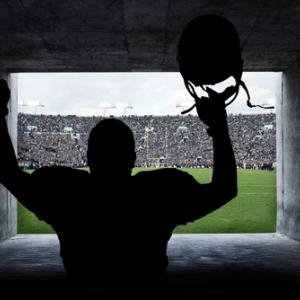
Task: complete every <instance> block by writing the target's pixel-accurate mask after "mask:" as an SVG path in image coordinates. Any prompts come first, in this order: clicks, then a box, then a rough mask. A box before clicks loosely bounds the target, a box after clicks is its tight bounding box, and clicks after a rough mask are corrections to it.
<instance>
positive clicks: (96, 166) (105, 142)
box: [87, 118, 136, 176]
mask: <svg viewBox="0 0 300 300" xmlns="http://www.w3.org/2000/svg"><path fill="white" fill-rule="evenodd" d="M87 159H88V165H89V167H90V171H91V173H92V174H95V175H103V176H105V175H109V174H118V176H119V175H121V176H127V175H130V174H131V170H132V168H133V167H134V163H135V159H136V154H135V142H134V137H133V133H132V131H131V129H130V128H129V127H128V126H127V125H126V124H125V123H123V122H122V121H120V120H118V119H113V118H110V119H104V120H102V121H100V122H99V123H98V124H97V125H96V126H95V127H94V128H93V129H92V130H91V132H90V136H89V140H88V151H87Z"/></svg>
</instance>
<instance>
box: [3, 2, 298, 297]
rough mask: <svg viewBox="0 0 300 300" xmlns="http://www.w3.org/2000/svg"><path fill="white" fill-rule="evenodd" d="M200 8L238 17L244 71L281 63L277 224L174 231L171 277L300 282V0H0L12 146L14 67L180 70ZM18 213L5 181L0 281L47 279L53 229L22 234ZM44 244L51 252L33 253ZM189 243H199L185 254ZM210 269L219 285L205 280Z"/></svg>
mask: <svg viewBox="0 0 300 300" xmlns="http://www.w3.org/2000/svg"><path fill="white" fill-rule="evenodd" d="M202 14H218V15H223V16H225V17H226V18H228V19H230V20H231V21H232V22H233V24H234V25H235V26H236V28H237V30H238V32H239V35H240V40H241V45H242V48H243V52H242V56H243V59H244V71H278V72H282V81H281V95H280V97H279V98H278V100H277V101H278V102H277V229H276V233H274V234H235V235H222V234H219V235H212V234H208V235H194V236H191V235H181V236H174V238H172V240H171V242H170V250H169V251H170V261H171V263H170V275H171V276H170V277H171V278H173V279H174V282H176V280H177V281H178V280H181V279H182V278H183V277H182V276H181V275H182V274H185V275H184V278H186V281H188V279H187V278H189V279H191V281H192V282H194V283H195V282H197V280H198V279H199V278H202V279H203V277H201V276H200V277H199V274H200V273H202V274H205V275H206V279H205V280H204V281H205V282H206V283H207V284H208V285H207V286H209V288H208V290H209V291H210V292H211V291H216V290H217V291H224V289H225V288H224V287H223V286H222V284H221V282H222V280H224V279H225V278H227V281H228V282H229V283H230V284H232V285H235V284H236V280H237V282H239V283H240V284H249V282H251V284H252V283H253V282H255V283H257V284H260V286H261V285H262V286H269V285H270V284H272V286H277V287H278V286H280V284H281V283H287V284H289V283H293V284H295V285H296V284H297V283H299V282H300V180H299V178H300V151H299V148H300V117H299V115H300V88H299V86H300V2H299V1H287V0H273V1H268V0H264V1H259V0H251V1H247V0H242V1H218V0H213V1H209V0H191V1H183V0H174V1H168V0H155V1H138V0H117V1H109V0H102V1H97V0H84V1H83V0H77V1H71V0H65V1H50V0H49V1H48V0H46V1H38V0H12V1H0V76H1V77H2V78H6V79H7V80H8V82H9V84H10V88H11V91H12V97H11V101H10V106H11V107H10V114H9V116H8V123H9V130H10V134H11V136H12V139H13V142H14V145H15V146H16V143H17V79H16V76H15V75H14V74H15V73H19V72H177V71H178V65H177V61H176V52H177V43H178V40H179V36H180V33H181V31H182V29H183V28H184V26H185V25H186V24H187V23H188V22H189V21H190V20H191V19H192V18H194V17H196V16H198V15H202ZM16 222H17V220H16V200H15V199H14V198H13V197H12V196H11V195H10V193H8V192H7V191H6V190H5V189H4V188H3V187H2V186H1V187H0V240H1V241H2V242H1V243H0V257H1V260H0V284H1V281H2V282H4V281H5V280H7V278H9V279H10V280H12V281H13V280H16V282H19V280H20V278H27V277H30V278H32V279H33V280H34V279H35V278H36V276H37V274H39V275H38V276H39V277H40V278H41V277H42V278H45V281H47V280H48V279H49V278H50V277H51V276H52V277H53V278H54V277H55V278H60V275H58V274H61V272H62V271H61V266H60V264H59V262H58V260H59V258H56V256H55V255H56V254H55V253H56V252H55V250H57V251H58V248H57V247H58V246H57V242H56V240H55V238H54V237H52V236H43V237H42V236H40V237H38V236H33V235H28V236H22V237H20V236H19V235H16V234H17V231H16ZM30 245H31V246H30ZM53 245H54V246H53ZM22 247H23V248H22ZM51 247H52V248H51ZM53 247H54V248H53ZM33 248H35V249H36V250H33ZM18 249H19V250H18ZM41 249H43V251H45V253H48V254H49V255H48V257H46V255H44V256H43V255H38V256H35V255H34V253H35V251H40V250H41ZM191 249H194V250H195V249H197V251H196V252H197V253H196V254H195V251H192V252H193V254H188V253H189V250H191ZM212 249H219V250H220V253H219V254H218V255H219V256H218V260H219V262H218V263H212V262H210V261H211V260H214V259H216V256H217V254H216V253H215V252H214V251H212ZM246 250H247V251H246ZM31 251H32V252H31ZM47 251H48V252H47ZM24 253H25V254H26V255H27V256H26V255H25V254H24ZM30 253H33V254H32V261H34V258H35V259H37V260H38V261H39V262H40V263H39V264H38V266H37V264H36V265H35V263H34V262H33V264H32V266H30V267H29V268H28V269H27V271H26V267H24V266H25V264H26V263H27V265H28V260H29V261H30V259H29V258H28V256H30ZM13 255H15V256H18V255H21V257H25V261H26V262H25V263H24V262H22V260H20V258H19V259H17V258H16V257H15V260H14V256H13ZM182 257H185V258H182ZM205 257H206V258H207V260H205ZM51 258H52V259H53V260H54V262H53V261H52V262H51ZM209 258H211V260H210V259H209ZM26 259H27V260H26ZM12 261H13V263H11V262H12ZM195 261H197V263H196V264H195V263H194V262H195ZM201 262H203V264H201ZM43 264H44V265H47V267H44V268H43ZM49 266H52V267H53V269H52V270H54V271H49V268H50V267H49ZM47 271H48V273H47ZM218 271H219V272H218ZM16 272H17V273H18V274H19V275H18V276H16V275H15V274H16ZM43 272H44V273H43ZM45 273H47V274H48V275H45ZM20 274H21V275H20ZM43 274H44V275H43ZM49 274H50V275H49ZM213 274H214V275H213ZM224 274H225V275H224ZM226 274H227V275H228V274H231V277H230V276H229V277H230V278H231V279H228V278H229V277H228V276H226ZM249 274H250V275H249ZM266 274H267V275H266ZM172 275H173V277H172ZM20 276H21V277H20ZM22 276H23V277H22ZM43 276H44V277H43ZM47 276H48V277H47ZM52 277H51V278H52ZM180 278H181V279H180ZM216 278H217V282H219V285H218V288H215V287H212V286H211V285H210V283H212V282H213V281H214V280H216ZM243 278H246V279H245V280H243ZM255 279H257V281H255ZM199 280H200V279H199ZM200 281H201V280H200ZM277 283H280V284H278V285H276V284H277ZM196 286H198V285H196ZM196 290H197V288H196ZM206 291H207V290H206ZM286 292H287V291H286Z"/></svg>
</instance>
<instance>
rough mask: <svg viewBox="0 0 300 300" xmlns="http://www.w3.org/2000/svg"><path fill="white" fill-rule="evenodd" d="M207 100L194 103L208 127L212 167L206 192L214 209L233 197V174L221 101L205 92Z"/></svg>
mask: <svg viewBox="0 0 300 300" xmlns="http://www.w3.org/2000/svg"><path fill="white" fill-rule="evenodd" d="M209 94H210V98H201V99H199V100H198V101H197V103H196V108H197V113H198V115H199V118H200V119H201V120H202V121H203V122H204V123H205V124H206V125H207V126H208V134H209V135H210V136H211V137H212V139H213V148H214V165H213V176H212V181H211V183H210V184H209V185H208V186H207V190H206V192H207V193H208V195H207V196H208V199H209V201H212V202H211V205H212V207H211V208H212V209H216V208H218V207H220V206H222V205H224V204H225V203H226V202H228V201H230V200H231V199H233V198H234V197H235V196H236V195H237V171H236V163H235V157H234V152H233V149H232V144H231V140H230V136H229V132H228V124H227V114H226V110H225V103H224V101H223V99H222V97H221V96H220V95H219V94H217V93H214V92H213V91H209Z"/></svg>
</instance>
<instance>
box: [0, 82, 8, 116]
mask: <svg viewBox="0 0 300 300" xmlns="http://www.w3.org/2000/svg"><path fill="white" fill-rule="evenodd" d="M9 98H10V89H9V88H8V85H7V82H6V80H4V79H0V116H6V115H7V114H8V108H7V104H8V101H9Z"/></svg>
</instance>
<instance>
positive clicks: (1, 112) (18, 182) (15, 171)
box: [0, 79, 30, 200]
mask: <svg viewBox="0 0 300 300" xmlns="http://www.w3.org/2000/svg"><path fill="white" fill-rule="evenodd" d="M9 99H10V90H9V88H8V86H7V83H6V81H5V80H3V79H1V80H0V182H1V183H2V184H3V185H4V186H5V187H6V188H7V189H8V190H9V191H10V192H12V193H13V194H14V195H15V196H16V197H17V198H20V195H22V186H25V184H26V183H25V181H26V179H27V178H28V177H30V175H29V174H26V173H24V172H22V170H21V169H20V168H19V166H18V162H17V158H16V154H15V150H14V148H13V145H12V142H11V139H10V136H9V132H8V128H7V123H6V116H7V114H8V109H7V104H8V101H9ZM18 200H20V199H18Z"/></svg>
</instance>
